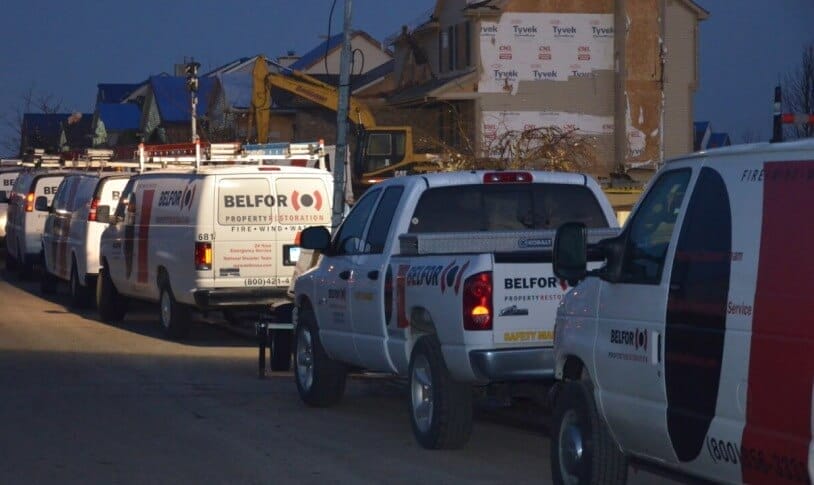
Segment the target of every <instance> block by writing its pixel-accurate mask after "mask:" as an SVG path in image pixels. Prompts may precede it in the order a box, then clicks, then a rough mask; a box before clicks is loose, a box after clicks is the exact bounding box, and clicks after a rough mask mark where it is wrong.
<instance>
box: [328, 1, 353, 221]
mask: <svg viewBox="0 0 814 485" xmlns="http://www.w3.org/2000/svg"><path fill="white" fill-rule="evenodd" d="M350 30H351V0H345V20H344V24H343V36H342V55H341V56H340V58H339V106H337V109H336V160H334V164H333V169H334V174H333V175H334V204H333V214H332V217H331V229H332V230H333V232H336V230H337V228H339V224H341V223H342V217H343V215H344V213H345V183H346V180H345V167H346V166H347V163H348V109H349V108H348V104H349V101H350V62H351V45H350Z"/></svg>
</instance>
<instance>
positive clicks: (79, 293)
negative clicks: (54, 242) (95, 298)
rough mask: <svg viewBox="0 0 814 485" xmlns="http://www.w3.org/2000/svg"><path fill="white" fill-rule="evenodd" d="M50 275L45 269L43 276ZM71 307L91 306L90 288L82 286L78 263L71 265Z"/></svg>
mask: <svg viewBox="0 0 814 485" xmlns="http://www.w3.org/2000/svg"><path fill="white" fill-rule="evenodd" d="M45 273H48V271H47V270H45V269H43V274H45ZM70 290H71V306H72V307H74V308H87V307H89V306H90V304H91V294H90V288H88V287H87V286H82V283H80V281H79V273H78V272H77V270H76V263H75V262H74V263H73V264H71V281H70Z"/></svg>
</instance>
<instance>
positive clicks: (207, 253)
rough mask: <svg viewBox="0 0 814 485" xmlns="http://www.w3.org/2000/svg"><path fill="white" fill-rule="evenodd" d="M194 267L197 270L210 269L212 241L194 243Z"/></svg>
mask: <svg viewBox="0 0 814 485" xmlns="http://www.w3.org/2000/svg"><path fill="white" fill-rule="evenodd" d="M195 269H197V270H198V271H206V270H210V269H212V243H210V242H196V243H195Z"/></svg>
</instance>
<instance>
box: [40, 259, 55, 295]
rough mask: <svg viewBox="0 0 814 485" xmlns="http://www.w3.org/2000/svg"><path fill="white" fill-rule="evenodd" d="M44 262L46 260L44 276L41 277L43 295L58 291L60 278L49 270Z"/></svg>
mask: <svg viewBox="0 0 814 485" xmlns="http://www.w3.org/2000/svg"><path fill="white" fill-rule="evenodd" d="M44 263H45V261H43V265H42V276H41V277H40V293H42V294H43V295H53V294H54V293H56V292H57V283H58V282H59V280H58V279H57V277H56V276H54V275H53V274H52V273H51V272H50V271H48V268H46V267H45V264H44Z"/></svg>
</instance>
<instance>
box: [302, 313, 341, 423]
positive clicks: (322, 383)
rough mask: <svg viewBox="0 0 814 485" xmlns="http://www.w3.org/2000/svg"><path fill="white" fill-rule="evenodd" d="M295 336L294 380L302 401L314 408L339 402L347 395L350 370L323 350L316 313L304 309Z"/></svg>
mask: <svg viewBox="0 0 814 485" xmlns="http://www.w3.org/2000/svg"><path fill="white" fill-rule="evenodd" d="M294 335H295V336H296V341H295V345H294V348H295V351H294V359H295V366H294V381H295V382H296V383H297V392H298V393H299V395H300V399H302V401H303V402H304V403H305V404H307V405H309V406H314V407H327V406H332V405H334V404H336V403H338V402H339V401H340V400H342V396H343V395H344V394H345V380H346V378H347V374H348V371H347V368H346V367H345V365H344V364H342V363H341V362H337V361H335V360H331V358H330V357H328V355H327V354H326V353H325V349H323V348H322V342H320V340H319V332H318V331H317V324H316V318H315V317H314V313H313V310H311V309H310V308H303V309H302V310H301V313H300V319H299V322H298V324H297V327H296V330H295V332H294Z"/></svg>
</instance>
